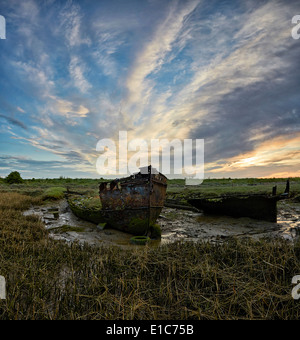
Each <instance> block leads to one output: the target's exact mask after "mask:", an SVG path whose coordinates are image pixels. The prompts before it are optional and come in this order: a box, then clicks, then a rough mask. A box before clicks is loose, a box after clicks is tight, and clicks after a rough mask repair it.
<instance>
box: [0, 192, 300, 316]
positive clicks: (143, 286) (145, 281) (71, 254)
mask: <svg viewBox="0 0 300 340" xmlns="http://www.w3.org/2000/svg"><path fill="white" fill-rule="evenodd" d="M33 200H35V199H33V198H29V197H26V196H22V195H17V194H1V195H0V275H3V276H5V278H6V280H7V299H6V300H0V319H77V320H78V319H105V320H120V319H125V320H162V319H164V320H168V319H173V320H188V319H189V320H190V319H196V320H198V319H298V318H299V316H300V308H299V307H300V302H299V301H296V300H293V299H292V296H291V290H292V285H291V280H292V277H293V276H294V275H296V274H300V262H299V260H300V245H296V246H295V247H294V246H292V245H291V244H289V243H287V242H285V241H283V240H262V241H251V240H236V239H232V240H229V241H228V242H225V243H222V244H211V243H197V244H195V243H174V244H170V245H165V246H162V247H159V248H153V247H133V248H132V250H130V251H128V250H122V249H120V248H117V247H109V248H108V247H99V248H95V247H91V246H87V245H86V246H80V245H78V244H73V245H68V244H65V243H63V242H58V241H54V240H52V239H51V238H49V236H48V234H47V232H46V231H45V229H44V226H43V224H42V223H41V222H40V221H39V220H38V219H37V218H36V217H32V216H30V217H25V216H23V214H22V210H24V209H26V208H28V206H29V205H30V204H32V203H36V201H33Z"/></svg>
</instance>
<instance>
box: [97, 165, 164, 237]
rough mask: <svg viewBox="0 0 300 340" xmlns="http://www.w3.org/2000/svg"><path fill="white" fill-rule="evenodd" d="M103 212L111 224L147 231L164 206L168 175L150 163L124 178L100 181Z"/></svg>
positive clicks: (131, 231) (117, 226)
mask: <svg viewBox="0 0 300 340" xmlns="http://www.w3.org/2000/svg"><path fill="white" fill-rule="evenodd" d="M99 193H100V200H101V203H102V214H103V215H102V216H103V218H104V219H105V221H106V223H108V224H109V225H110V226H111V227H112V228H115V229H119V230H121V231H125V232H128V233H130V234H133V235H146V234H147V233H149V231H150V229H151V227H153V226H154V224H155V222H156V220H157V218H158V217H159V215H160V213H161V210H162V208H163V207H164V203H165V199H166V193H167V178H166V177H165V176H164V175H163V174H161V173H160V172H158V171H157V170H156V169H154V168H153V167H152V166H151V165H150V166H148V167H144V168H140V172H139V173H137V174H133V175H131V176H129V177H126V178H121V179H117V180H113V181H111V182H106V183H101V184H100V187H99Z"/></svg>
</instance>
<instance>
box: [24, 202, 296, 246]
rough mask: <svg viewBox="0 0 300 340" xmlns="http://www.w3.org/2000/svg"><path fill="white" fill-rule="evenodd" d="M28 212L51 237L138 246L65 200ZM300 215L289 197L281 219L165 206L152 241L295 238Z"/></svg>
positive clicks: (280, 207) (280, 209)
mask: <svg viewBox="0 0 300 340" xmlns="http://www.w3.org/2000/svg"><path fill="white" fill-rule="evenodd" d="M24 214H25V215H38V216H39V217H40V218H41V220H42V221H43V223H44V224H45V227H46V229H47V230H49V232H50V235H51V237H53V238H54V239H57V240H64V241H66V242H74V241H77V242H79V243H81V244H82V243H88V244H91V245H95V246H96V245H100V244H101V245H118V246H122V247H134V246H133V245H131V244H130V238H131V237H132V235H130V234H127V233H124V232H121V231H118V230H115V229H106V228H105V229H103V228H102V227H101V226H97V225H95V224H93V223H90V222H86V221H83V220H81V219H79V218H77V217H76V216H75V215H74V214H73V213H72V212H71V210H70V208H69V206H68V203H67V202H66V201H65V200H62V201H59V202H54V203H51V204H49V205H46V206H42V207H32V208H31V209H29V210H27V211H26V212H25V213H24ZM299 216H300V204H299V203H294V202H292V201H289V200H285V201H281V202H279V203H278V221H277V223H272V222H264V221H258V220H253V219H250V218H232V217H227V216H209V215H204V214H203V213H201V212H194V211H188V210H181V209H173V208H167V207H165V208H164V209H163V211H162V213H161V215H160V216H159V218H158V220H157V223H158V224H159V225H160V226H161V229H162V237H161V240H160V241H157V240H156V241H151V243H150V244H153V245H159V244H164V243H169V242H175V241H178V240H187V241H199V240H207V241H212V242H214V241H222V240H226V238H230V237H251V238H261V237H266V236H271V237H282V238H285V239H288V240H291V241H292V240H294V239H295V238H296V237H298V236H299V231H300V217H299Z"/></svg>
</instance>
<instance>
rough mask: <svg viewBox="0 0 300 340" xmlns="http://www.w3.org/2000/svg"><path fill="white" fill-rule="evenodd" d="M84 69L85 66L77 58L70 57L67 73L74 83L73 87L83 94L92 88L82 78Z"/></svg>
mask: <svg viewBox="0 0 300 340" xmlns="http://www.w3.org/2000/svg"><path fill="white" fill-rule="evenodd" d="M85 68H86V67H85V65H84V64H83V63H82V61H80V59H79V57H77V56H72V57H71V61H70V65H69V72H70V75H71V77H72V79H73V81H74V85H75V86H76V87H77V88H78V89H79V90H80V91H81V92H83V93H85V92H87V91H88V90H89V89H91V87H92V85H91V84H90V83H89V82H88V81H87V80H86V79H85V77H84V72H85Z"/></svg>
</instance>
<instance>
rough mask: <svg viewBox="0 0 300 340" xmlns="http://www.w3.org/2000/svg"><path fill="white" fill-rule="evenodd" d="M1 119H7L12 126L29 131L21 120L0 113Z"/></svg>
mask: <svg viewBox="0 0 300 340" xmlns="http://www.w3.org/2000/svg"><path fill="white" fill-rule="evenodd" d="M0 118H3V119H5V120H6V121H8V122H9V123H10V124H12V125H15V126H17V127H20V128H22V129H24V130H27V126H26V125H25V124H24V123H22V122H21V121H20V120H18V119H15V118H12V117H8V116H6V115H3V114H1V113H0Z"/></svg>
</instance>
